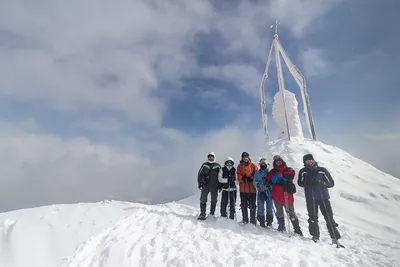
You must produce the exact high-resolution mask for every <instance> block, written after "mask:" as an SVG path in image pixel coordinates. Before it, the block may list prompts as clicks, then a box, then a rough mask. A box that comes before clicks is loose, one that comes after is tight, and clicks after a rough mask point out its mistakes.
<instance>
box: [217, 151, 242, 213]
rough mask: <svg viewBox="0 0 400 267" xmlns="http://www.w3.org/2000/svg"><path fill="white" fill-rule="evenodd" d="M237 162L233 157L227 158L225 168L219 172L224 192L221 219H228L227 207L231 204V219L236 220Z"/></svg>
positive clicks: (220, 184) (220, 185)
mask: <svg viewBox="0 0 400 267" xmlns="http://www.w3.org/2000/svg"><path fill="white" fill-rule="evenodd" d="M234 164H235V162H234V161H233V159H232V158H231V157H228V158H226V160H225V164H224V167H222V168H221V169H220V171H219V176H218V182H219V187H220V189H221V190H222V196H221V217H226V216H227V214H226V206H228V203H229V218H230V219H232V220H233V219H234V218H235V213H236V209H235V205H236V197H237V187H236V185H237V183H238V182H237V174H236V168H235V167H234V166H233V165H234Z"/></svg>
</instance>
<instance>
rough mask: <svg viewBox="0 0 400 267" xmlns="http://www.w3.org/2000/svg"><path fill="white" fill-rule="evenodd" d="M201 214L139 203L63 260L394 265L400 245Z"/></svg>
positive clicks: (106, 264) (108, 264)
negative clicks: (315, 237)
mask: <svg viewBox="0 0 400 267" xmlns="http://www.w3.org/2000/svg"><path fill="white" fill-rule="evenodd" d="M197 214H198V210H197V209H195V208H194V207H192V206H189V205H184V204H179V203H170V204H165V205H160V206H148V207H138V208H135V209H134V210H133V214H132V215H131V216H129V217H128V218H126V219H124V220H122V221H120V222H119V223H118V224H116V225H115V226H113V227H112V228H109V229H107V230H106V231H104V232H103V233H101V234H99V235H97V236H95V237H93V238H91V239H90V240H88V241H87V242H86V243H84V244H82V245H81V246H79V247H78V249H77V250H76V253H75V254H74V255H73V257H72V258H71V260H70V261H69V262H68V263H66V264H65V265H63V266H64V267H98V266H102V267H114V266H119V267H128V266H221V267H222V266H267V265H268V266H395V265H396V263H395V259H394V257H395V255H394V254H392V255H390V247H391V249H393V250H399V249H400V241H397V242H396V241H392V242H388V243H387V242H385V241H383V240H379V239H376V238H371V237H368V236H367V235H364V234H361V233H358V232H356V231H354V229H351V230H350V229H346V228H347V227H346V228H345V229H341V230H342V231H343V235H344V236H345V238H346V239H345V242H346V245H347V248H346V249H337V248H335V246H333V245H330V243H329V242H330V240H329V239H328V238H326V237H324V238H323V239H322V242H321V243H318V244H315V243H314V242H312V241H311V240H307V239H305V238H301V237H299V236H292V237H289V236H288V235H287V234H285V233H283V234H282V233H279V232H277V231H275V230H273V229H263V228H260V227H255V226H253V225H250V224H248V225H241V224H239V223H237V222H234V221H232V220H229V219H226V218H222V217H219V218H213V217H208V218H207V220H206V221H201V222H200V221H198V220H197ZM303 221H304V220H303ZM388 252H389V253H388ZM393 253H394V252H393ZM398 263H399V262H397V264H398Z"/></svg>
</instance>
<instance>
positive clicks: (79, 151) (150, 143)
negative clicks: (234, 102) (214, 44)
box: [0, 0, 330, 211]
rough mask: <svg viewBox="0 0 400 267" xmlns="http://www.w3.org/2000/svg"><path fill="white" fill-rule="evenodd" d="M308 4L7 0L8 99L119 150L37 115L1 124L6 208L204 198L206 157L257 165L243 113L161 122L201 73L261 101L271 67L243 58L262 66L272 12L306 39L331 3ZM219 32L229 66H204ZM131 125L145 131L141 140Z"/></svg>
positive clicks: (3, 90)
mask: <svg viewBox="0 0 400 267" xmlns="http://www.w3.org/2000/svg"><path fill="white" fill-rule="evenodd" d="M314 2H315V3H320V1H319V0H314ZM302 3H303V2H302V1H294V2H293V1H291V2H290V3H289V2H288V1H284V2H282V1H280V2H278V1H271V2H270V3H269V4H266V3H264V2H260V3H257V4H250V3H247V2H246V3H245V2H241V3H240V4H239V5H238V6H235V5H232V4H229V8H228V9H225V10H223V11H217V10H216V9H213V8H212V6H211V4H210V3H209V2H207V1H195V0H179V1H173V2H170V1H161V0H154V1H129V0H122V1H118V2H109V1H105V0H98V1H94V0H89V1H84V2H83V1H68V2H62V1H50V0H42V1H38V2H35V4H32V3H31V2H30V1H26V0H25V1H24V0H16V1H8V2H1V3H0V25H1V30H0V58H1V61H0V73H1V76H2V79H0V96H1V98H2V99H7V100H10V102H12V101H17V102H22V103H24V104H25V103H26V104H27V108H30V107H31V106H34V107H35V108H40V109H41V110H44V111H45V112H49V113H50V112H54V111H55V110H56V111H59V112H61V113H62V114H63V115H65V116H66V117H68V119H71V118H72V119H73V121H72V123H71V125H72V126H79V127H81V128H83V129H84V130H91V131H99V132H101V133H103V134H104V133H107V134H109V135H110V139H111V136H113V137H114V138H115V137H116V136H117V137H119V138H118V142H116V143H118V145H115V147H114V146H111V145H105V144H99V143H94V142H92V141H91V140H90V139H87V138H81V137H77V138H70V139H63V138H61V137H59V136H56V135H52V134H44V133H40V132H39V131H40V130H42V129H40V127H39V126H40V125H41V121H40V119H41V118H38V117H36V118H35V117H34V118H33V119H29V120H26V121H24V122H23V123H19V124H18V123H16V124H2V125H0V137H1V138H0V160H1V162H2V165H3V168H1V169H0V211H1V210H6V209H13V208H23V207H30V206H36V205H43V204H51V203H70V202H78V201H96V200H101V199H104V198H114V199H125V200H131V201H144V200H151V201H152V202H162V201H167V200H172V199H179V198H182V197H186V196H188V195H190V194H192V193H193V192H195V191H196V175H197V171H198V168H199V167H200V164H201V163H202V162H203V161H205V160H206V154H207V153H208V152H209V151H215V152H216V154H217V159H218V161H220V162H221V161H223V159H224V158H225V157H226V156H231V157H233V158H234V159H235V160H236V161H237V160H238V159H239V156H240V154H241V153H242V152H243V151H248V152H249V153H250V154H251V156H252V158H253V159H254V160H256V158H257V157H258V156H259V154H258V153H261V152H263V150H265V149H263V146H262V141H263V137H262V132H261V130H260V131H257V132H254V131H251V130H248V128H247V125H248V124H249V123H250V122H251V123H254V119H255V118H254V117H249V116H247V114H245V113H243V112H240V113H238V114H233V115H232V117H230V118H228V119H229V120H230V121H232V125H238V126H237V127H236V126H232V127H226V128H223V129H216V130H212V129H209V130H208V131H207V133H206V134H196V135H189V134H187V133H185V132H182V131H180V130H177V129H169V128H163V127H162V119H163V115H164V112H165V109H166V108H167V107H168V104H169V102H168V101H169V100H170V98H171V97H172V96H175V95H176V94H179V93H180V91H181V90H182V89H181V88H180V86H181V85H182V81H181V79H182V78H183V77H190V76H192V75H197V74H198V73H202V74H205V75H206V76H207V77H220V78H221V79H222V80H227V81H230V82H233V83H234V84H235V85H237V86H238V87H239V88H240V89H242V90H243V92H246V93H248V94H250V95H253V96H254V97H258V93H259V92H258V86H259V83H260V79H261V73H262V71H263V69H260V70H257V69H256V68H254V67H250V66H249V65H245V64H244V63H243V62H240V61H239V60H236V58H238V59H239V58H240V55H242V54H246V55H250V56H252V57H253V58H255V59H256V60H260V61H262V62H264V60H265V59H266V54H267V52H268V51H267V49H268V46H269V45H270V41H271V40H270V38H271V36H270V35H268V36H266V37H263V35H264V34H265V32H266V31H268V30H269V28H268V27H269V23H270V21H271V22H272V21H273V20H274V19H275V17H274V16H272V15H275V14H277V15H278V19H281V20H282V25H284V26H288V27H291V26H290V25H292V24H294V25H296V26H295V27H294V28H292V30H293V33H295V34H296V36H299V35H300V33H304V31H305V29H306V27H307V26H308V25H310V24H311V23H312V22H313V21H315V20H317V19H318V18H321V17H322V16H323V14H324V12H326V11H327V6H329V5H330V4H327V5H326V6H321V5H319V4H317V5H311V4H310V3H311V1H306V3H307V5H306V6H307V8H303V7H301V8H300V7H299V5H301V4H302ZM294 7H298V8H294ZM286 11H288V12H286ZM285 18H287V20H284V19H285ZM269 20H270V21H269ZM293 22H294V23H293ZM213 29H217V30H219V31H220V33H221V36H222V37H221V38H222V39H223V41H224V42H226V44H227V46H226V47H225V49H223V51H221V53H222V54H225V55H233V56H232V62H227V63H226V65H222V66H218V67H215V66H205V67H203V66H202V67H201V68H200V67H199V66H198V62H197V58H196V56H197V55H195V54H194V53H196V46H195V45H194V41H195V38H194V37H195V35H196V33H198V32H208V31H210V30H213ZM263 53H264V54H263ZM235 55H239V56H238V57H236V56H235ZM165 84H168V85H169V86H168V87H165ZM217 93H218V95H219V96H221V95H222V96H223V94H224V93H225V92H222V91H221V90H219V91H218V92H217ZM203 96H204V95H203ZM230 108H232V109H234V108H235V107H234V106H231V107H230ZM257 109H259V107H257ZM193 113H195V112H193ZM60 123H62V122H60ZM135 123H144V124H145V125H146V127H143V128H139V129H135V131H133V130H132V129H134V127H133V125H136V124H135ZM260 129H261V120H260ZM78 136H79V134H78ZM110 143H112V142H111V141H110ZM117 147H119V148H118V149H117Z"/></svg>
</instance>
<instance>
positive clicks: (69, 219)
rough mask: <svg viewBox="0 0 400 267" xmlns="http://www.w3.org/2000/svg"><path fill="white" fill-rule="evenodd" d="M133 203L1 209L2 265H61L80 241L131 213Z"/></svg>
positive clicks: (28, 266) (16, 266)
mask: <svg viewBox="0 0 400 267" xmlns="http://www.w3.org/2000/svg"><path fill="white" fill-rule="evenodd" d="M135 205H136V206H139V204H135ZM131 206H132V204H131V203H128V202H116V201H103V202H99V203H79V204H70V205H51V206H44V207H39V208H32V209H23V210H16V211H10V212H5V213H0V266H1V267H54V266H60V265H61V264H62V263H63V258H64V257H65V256H68V255H70V254H71V253H73V252H74V250H75V249H76V247H77V245H79V244H80V243H81V242H84V241H85V240H87V239H88V238H90V237H91V236H93V235H96V234H97V233H99V232H100V231H102V230H104V229H105V228H106V227H108V226H110V225H113V224H114V223H116V222H117V221H119V220H121V219H123V218H124V217H126V216H128V215H129V214H130V213H128V210H127V209H129V208H130V207H131Z"/></svg>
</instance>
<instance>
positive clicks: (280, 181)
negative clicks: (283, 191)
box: [278, 178, 288, 186]
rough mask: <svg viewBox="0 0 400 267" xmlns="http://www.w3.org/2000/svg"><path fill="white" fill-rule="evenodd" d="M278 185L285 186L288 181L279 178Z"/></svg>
mask: <svg viewBox="0 0 400 267" xmlns="http://www.w3.org/2000/svg"><path fill="white" fill-rule="evenodd" d="M278 183H280V184H281V185H283V186H285V185H287V183H288V179H286V178H279V180H278Z"/></svg>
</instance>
